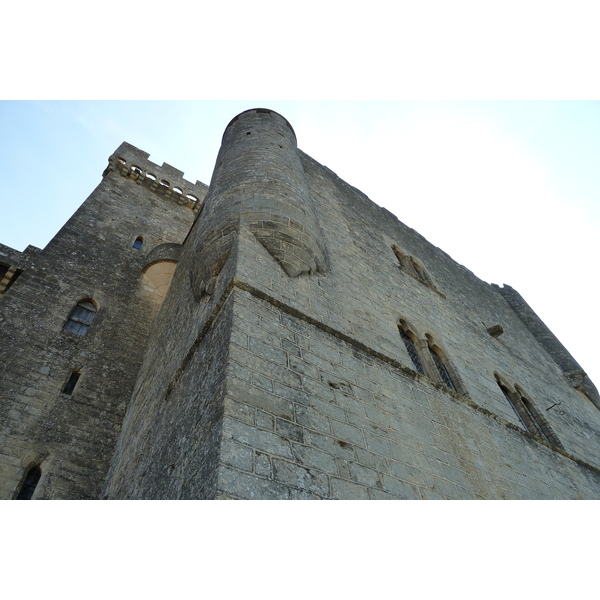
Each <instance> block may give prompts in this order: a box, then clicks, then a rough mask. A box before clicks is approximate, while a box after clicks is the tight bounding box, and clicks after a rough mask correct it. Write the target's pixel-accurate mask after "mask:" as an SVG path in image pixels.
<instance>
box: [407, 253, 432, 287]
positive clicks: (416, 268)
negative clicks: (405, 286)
mask: <svg viewBox="0 0 600 600" xmlns="http://www.w3.org/2000/svg"><path fill="white" fill-rule="evenodd" d="M410 264H411V265H412V268H413V270H414V272H415V274H416V275H417V279H418V280H419V281H420V282H421V283H424V284H425V285H428V281H427V278H426V276H425V273H424V271H423V269H422V268H421V265H419V264H418V263H417V261H416V260H415V259H414V258H413V257H412V256H411V257H410Z"/></svg>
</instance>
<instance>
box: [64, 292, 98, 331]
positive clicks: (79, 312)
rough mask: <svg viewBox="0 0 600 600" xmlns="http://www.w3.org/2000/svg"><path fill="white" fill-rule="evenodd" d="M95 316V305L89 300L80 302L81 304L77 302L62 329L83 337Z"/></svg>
mask: <svg viewBox="0 0 600 600" xmlns="http://www.w3.org/2000/svg"><path fill="white" fill-rule="evenodd" d="M95 316H96V307H95V305H94V304H93V303H92V302H90V301H89V300H82V301H81V302H78V303H77V306H76V307H75V308H74V309H73V310H72V311H71V314H70V315H69V320H68V321H67V322H66V323H65V324H64V326H63V329H66V330H67V331H72V332H73V333H76V334H77V335H81V336H84V335H85V334H86V333H87V330H88V327H89V326H90V325H91V324H92V321H93V320H94V317H95Z"/></svg>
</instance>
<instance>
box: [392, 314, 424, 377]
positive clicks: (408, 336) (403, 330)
mask: <svg viewBox="0 0 600 600" xmlns="http://www.w3.org/2000/svg"><path fill="white" fill-rule="evenodd" d="M398 331H399V332H400V337H401V338H402V341H403V342H404V346H405V348H406V351H407V352H408V356H410V360H411V361H412V364H413V367H414V369H415V371H417V373H421V375H427V373H426V372H425V367H424V366H423V363H422V362H421V357H420V356H419V353H418V351H417V347H416V346H415V340H416V336H415V334H414V333H412V332H411V331H409V330H408V329H407V325H406V322H405V321H400V323H398Z"/></svg>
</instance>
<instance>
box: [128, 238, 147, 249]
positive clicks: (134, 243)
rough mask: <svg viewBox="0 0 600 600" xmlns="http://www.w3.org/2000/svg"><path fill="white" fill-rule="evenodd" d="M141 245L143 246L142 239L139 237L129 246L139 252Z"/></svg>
mask: <svg viewBox="0 0 600 600" xmlns="http://www.w3.org/2000/svg"><path fill="white" fill-rule="evenodd" d="M143 245H144V238H143V237H142V236H141V235H140V236H138V237H137V238H136V239H135V242H133V246H131V247H132V248H135V249H136V250H139V249H140V248H141V247H142V246H143Z"/></svg>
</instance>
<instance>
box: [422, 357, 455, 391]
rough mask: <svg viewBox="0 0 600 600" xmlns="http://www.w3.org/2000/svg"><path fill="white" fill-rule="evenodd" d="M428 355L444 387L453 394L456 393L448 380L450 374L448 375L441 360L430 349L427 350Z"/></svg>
mask: <svg viewBox="0 0 600 600" xmlns="http://www.w3.org/2000/svg"><path fill="white" fill-rule="evenodd" d="M429 353H430V354H431V358H432V359H433V362H434V364H435V367H436V369H437V370H438V373H439V374H440V377H441V378H442V381H443V382H444V385H445V386H446V387H448V388H450V389H451V390H453V391H454V392H456V387H454V383H453V382H452V379H451V378H450V373H448V369H446V365H445V364H444V363H443V362H442V359H441V358H440V357H439V356H438V355H437V353H436V352H435V350H433V349H432V348H431V347H430V348H429Z"/></svg>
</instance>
